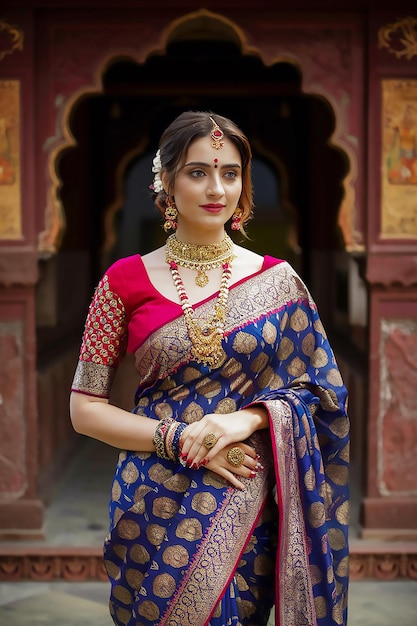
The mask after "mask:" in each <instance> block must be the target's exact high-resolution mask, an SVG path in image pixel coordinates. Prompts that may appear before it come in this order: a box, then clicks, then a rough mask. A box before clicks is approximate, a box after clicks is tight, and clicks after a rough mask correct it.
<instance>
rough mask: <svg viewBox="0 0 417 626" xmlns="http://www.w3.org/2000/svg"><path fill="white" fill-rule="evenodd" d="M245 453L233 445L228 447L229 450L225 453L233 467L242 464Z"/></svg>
mask: <svg viewBox="0 0 417 626" xmlns="http://www.w3.org/2000/svg"><path fill="white" fill-rule="evenodd" d="M245 457H246V453H245V452H244V451H243V450H242V448H239V446H235V447H234V448H230V450H229V452H228V453H227V455H226V458H227V460H228V461H229V463H230V464H231V465H234V466H235V467H240V466H241V465H243V461H244V460H245Z"/></svg>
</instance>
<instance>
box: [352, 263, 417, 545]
mask: <svg viewBox="0 0 417 626" xmlns="http://www.w3.org/2000/svg"><path fill="white" fill-rule="evenodd" d="M367 278H368V281H369V282H370V284H371V297H370V311H371V315H370V329H371V335H370V377H369V410H368V415H369V423H368V433H367V440H368V445H367V447H368V476H367V494H366V497H365V500H364V503H363V518H362V522H363V536H364V537H380V538H384V539H392V540H394V539H403V540H404V539H413V540H414V539H417V525H416V520H417V456H416V449H417V292H416V282H417V257H407V256H398V255H396V256H394V257H392V256H383V257H372V258H371V259H370V260H369V263H368V274H367ZM391 281H392V282H391Z"/></svg>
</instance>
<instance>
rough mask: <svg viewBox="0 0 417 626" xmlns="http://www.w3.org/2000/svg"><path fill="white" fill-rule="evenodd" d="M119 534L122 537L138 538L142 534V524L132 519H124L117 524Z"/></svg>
mask: <svg viewBox="0 0 417 626" xmlns="http://www.w3.org/2000/svg"><path fill="white" fill-rule="evenodd" d="M117 534H118V535H119V537H120V538H121V539H136V538H137V537H139V535H140V526H139V524H138V523H137V522H134V521H133V520H131V519H126V520H124V519H122V520H120V522H119V523H118V525H117Z"/></svg>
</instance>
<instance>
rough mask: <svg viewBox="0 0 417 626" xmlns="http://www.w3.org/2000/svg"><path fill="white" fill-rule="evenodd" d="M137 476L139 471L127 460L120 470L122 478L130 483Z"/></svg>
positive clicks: (134, 480)
mask: <svg viewBox="0 0 417 626" xmlns="http://www.w3.org/2000/svg"><path fill="white" fill-rule="evenodd" d="M138 478H139V472H138V469H137V467H136V465H135V464H134V463H132V461H129V463H128V464H127V465H126V467H125V468H124V469H123V471H122V479H123V482H125V483H126V484H127V485H132V484H133V483H135V482H136V481H137V479H138Z"/></svg>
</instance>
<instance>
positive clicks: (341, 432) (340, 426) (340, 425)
mask: <svg viewBox="0 0 417 626" xmlns="http://www.w3.org/2000/svg"><path fill="white" fill-rule="evenodd" d="M329 428H330V430H331V431H332V433H333V434H334V435H336V436H337V437H339V438H340V439H343V438H344V437H346V435H347V434H348V432H349V422H348V420H347V418H346V417H336V419H334V420H333V421H332V423H331V424H330V426H329Z"/></svg>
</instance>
